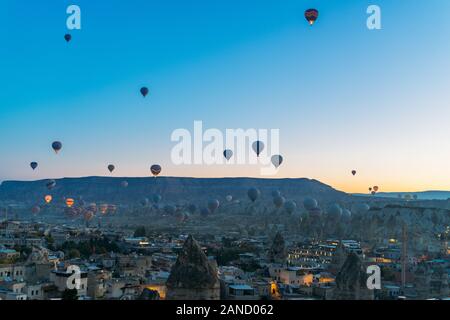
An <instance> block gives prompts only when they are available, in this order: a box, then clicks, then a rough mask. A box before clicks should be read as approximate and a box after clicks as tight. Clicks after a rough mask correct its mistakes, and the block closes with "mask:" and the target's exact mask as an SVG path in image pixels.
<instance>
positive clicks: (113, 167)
mask: <svg viewBox="0 0 450 320" xmlns="http://www.w3.org/2000/svg"><path fill="white" fill-rule="evenodd" d="M115 168H116V167H115V166H114V165H113V164H110V165H108V170H109V172H111V173H112V172H113V171H114V169H115Z"/></svg>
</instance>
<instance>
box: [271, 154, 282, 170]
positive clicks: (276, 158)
mask: <svg viewBox="0 0 450 320" xmlns="http://www.w3.org/2000/svg"><path fill="white" fill-rule="evenodd" d="M270 161H271V162H272V164H273V165H274V166H275V168H277V169H278V167H279V166H280V165H281V163H283V157H282V156H280V155H274V156H272V157H271V158H270Z"/></svg>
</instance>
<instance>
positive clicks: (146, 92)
mask: <svg viewBox="0 0 450 320" xmlns="http://www.w3.org/2000/svg"><path fill="white" fill-rule="evenodd" d="M140 91H141V94H142V96H143V97H144V98H145V97H146V96H147V95H148V93H149V90H148V88H147V87H142V88H141V90H140Z"/></svg>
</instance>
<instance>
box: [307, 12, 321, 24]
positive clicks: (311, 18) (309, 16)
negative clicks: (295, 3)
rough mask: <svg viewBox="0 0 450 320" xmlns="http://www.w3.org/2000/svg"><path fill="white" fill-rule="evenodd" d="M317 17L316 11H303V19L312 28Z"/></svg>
mask: <svg viewBox="0 0 450 320" xmlns="http://www.w3.org/2000/svg"><path fill="white" fill-rule="evenodd" d="M318 17H319V11H317V10H316V9H308V10H306V11H305V18H306V20H308V22H309V24H310V25H311V26H312V25H313V24H314V22H316V20H317V18H318Z"/></svg>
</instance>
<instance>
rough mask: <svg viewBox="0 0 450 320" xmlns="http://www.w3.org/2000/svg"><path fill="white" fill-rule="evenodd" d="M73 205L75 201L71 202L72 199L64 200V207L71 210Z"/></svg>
mask: <svg viewBox="0 0 450 320" xmlns="http://www.w3.org/2000/svg"><path fill="white" fill-rule="evenodd" d="M74 203H75V200H73V199H72V198H67V199H66V206H68V207H69V208H72V206H73V204H74Z"/></svg>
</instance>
